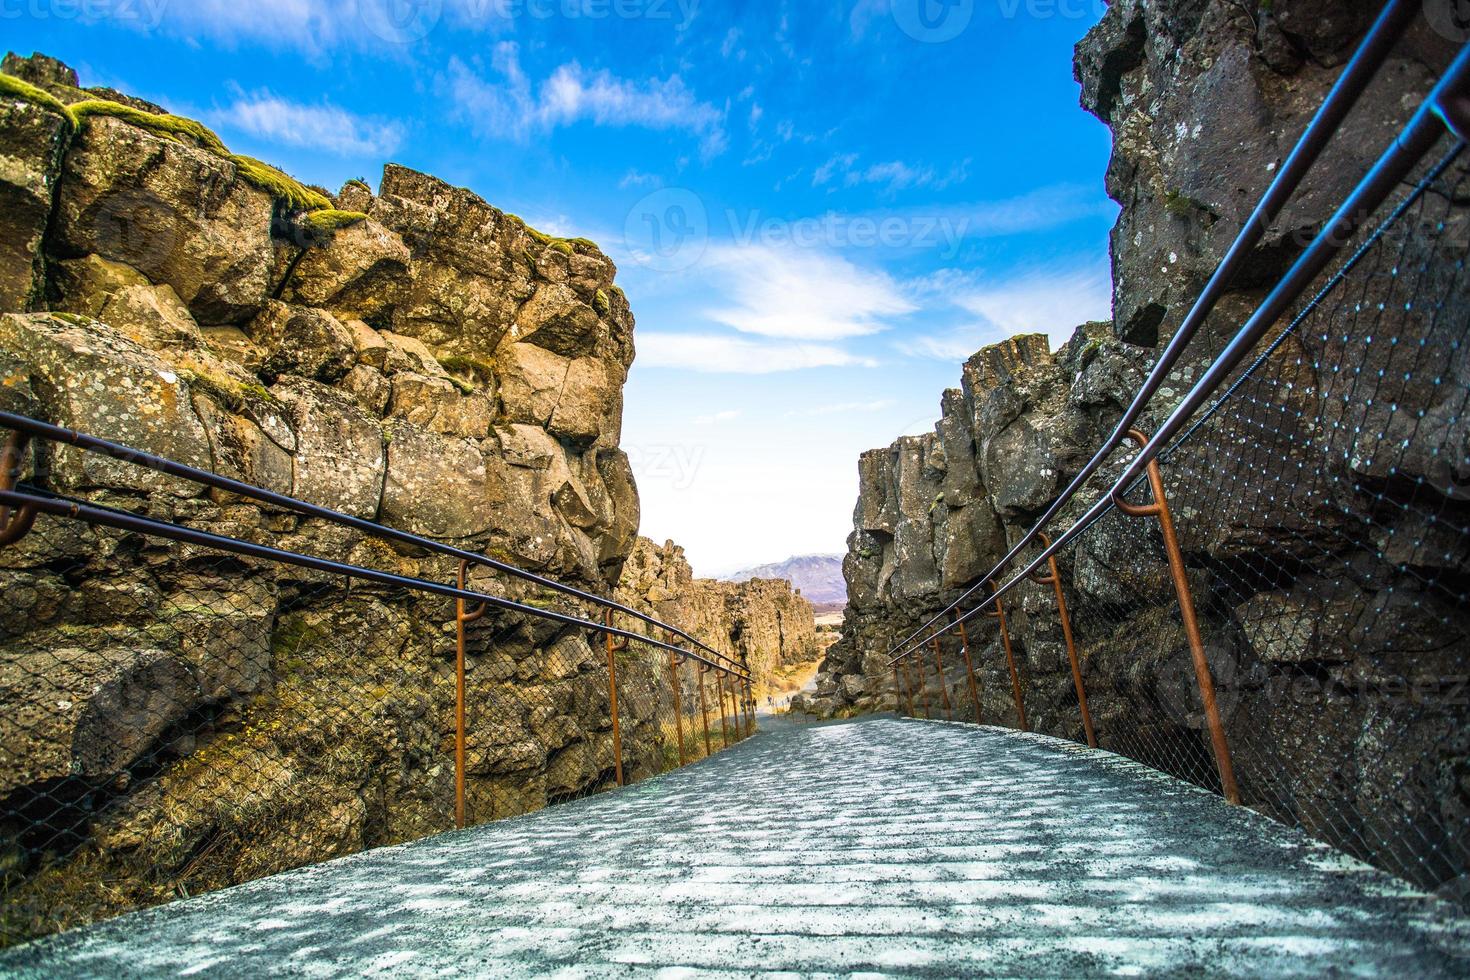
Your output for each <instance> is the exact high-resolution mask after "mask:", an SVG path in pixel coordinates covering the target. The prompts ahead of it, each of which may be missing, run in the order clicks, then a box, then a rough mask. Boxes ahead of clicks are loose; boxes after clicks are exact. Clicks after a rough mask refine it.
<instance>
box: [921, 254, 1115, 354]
mask: <svg viewBox="0 0 1470 980" xmlns="http://www.w3.org/2000/svg"><path fill="white" fill-rule="evenodd" d="M928 285H929V287H930V291H931V292H932V293H934V294H936V295H937V294H940V293H944V294H947V295H948V296H949V297H950V299H951V300H952V302H953V304H954V306H955V307H957V308H958V309H959V310H961V311H963V314H964V318H963V319H962V322H960V323H958V324H957V325H955V326H954V327H951V328H949V329H947V330H941V331H937V332H933V333H929V334H923V335H920V336H917V337H912V338H908V339H906V340H903V341H900V342H898V344H897V345H896V346H897V347H898V348H899V349H900V350H902V351H904V352H905V353H907V354H909V355H911V356H915V357H926V358H934V359H937V360H945V361H953V360H959V359H962V358H966V357H969V356H970V355H971V354H973V353H975V351H977V350H979V349H980V348H981V347H984V346H985V345H986V344H993V343H997V342H998V341H1001V340H1003V339H1005V338H1006V337H1010V336H1014V335H1015V334H1018V333H1045V334H1048V335H1050V337H1051V340H1052V346H1053V347H1056V346H1059V345H1060V344H1061V343H1063V342H1064V341H1065V340H1066V339H1067V338H1068V337H1070V336H1071V335H1072V331H1073V330H1074V329H1076V328H1077V327H1078V326H1079V325H1081V324H1083V323H1087V322H1089V321H1094V320H1106V319H1108V318H1109V317H1111V315H1112V280H1111V277H1110V273H1109V271H1108V268H1107V266H1106V264H1104V263H1096V262H1093V263H1082V262H1079V263H1074V264H1070V265H1062V266H1056V267H1049V268H1043V269H1032V270H1028V271H1026V272H1023V273H1021V274H1019V275H1017V276H1014V277H1012V278H1009V279H1004V280H997V281H990V282H986V281H983V280H980V281H976V280H974V279H973V278H972V277H968V276H953V275H941V276H938V277H935V278H934V279H932V280H931V281H930V282H929V284H928Z"/></svg>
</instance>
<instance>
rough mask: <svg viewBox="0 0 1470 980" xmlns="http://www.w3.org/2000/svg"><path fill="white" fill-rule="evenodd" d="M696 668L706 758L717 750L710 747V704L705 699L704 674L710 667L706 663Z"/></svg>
mask: <svg viewBox="0 0 1470 980" xmlns="http://www.w3.org/2000/svg"><path fill="white" fill-rule="evenodd" d="M694 669H695V672H696V673H695V676H696V678H697V679H698V681H699V720H700V722H701V723H702V724H703V725H704V755H705V758H709V757H710V756H712V755H714V754H715V750H714V749H712V748H711V747H710V741H709V704H708V703H707V702H706V701H705V697H704V675H705V674H707V673H709V668H708V667H706V666H705V665H704V664H696V665H695V668H694Z"/></svg>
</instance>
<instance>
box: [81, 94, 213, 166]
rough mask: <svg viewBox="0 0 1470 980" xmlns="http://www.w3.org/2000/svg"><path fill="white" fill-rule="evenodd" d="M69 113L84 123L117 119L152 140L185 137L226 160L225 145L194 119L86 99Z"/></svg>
mask: <svg viewBox="0 0 1470 980" xmlns="http://www.w3.org/2000/svg"><path fill="white" fill-rule="evenodd" d="M71 111H72V112H73V113H75V114H76V116H77V118H78V119H80V120H81V121H83V122H85V121H86V120H88V119H91V118H93V117H94V116H106V117H108V118H110V119H120V120H122V121H123V122H125V123H127V124H129V125H130V126H137V127H138V128H139V129H146V130H147V131H148V132H150V133H153V134H154V135H155V136H162V137H164V138H165V139H171V140H174V141H176V142H177V141H179V137H181V136H187V137H189V138H190V139H191V140H193V141H194V142H196V143H198V144H199V146H200V147H202V148H203V149H206V150H208V151H210V152H211V153H214V154H217V155H219V156H226V155H228V153H229V150H227V149H225V144H224V143H223V142H221V141H220V138H219V137H218V136H216V135H215V134H214V131H213V130H212V129H210V128H209V127H208V126H206V125H204V124H203V123H201V122H196V121H194V120H193V119H185V118H184V117H183V116H174V115H169V114H167V113H165V114H158V113H153V112H144V111H143V110H142V109H135V108H133V107H132V106H130V105H123V104H122V103H121V102H109V101H107V100H106V99H88V100H87V101H86V102H78V103H77V104H76V105H73V106H72V107H71Z"/></svg>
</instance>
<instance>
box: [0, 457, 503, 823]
mask: <svg viewBox="0 0 1470 980" xmlns="http://www.w3.org/2000/svg"><path fill="white" fill-rule="evenodd" d="M7 462H8V460H7ZM469 571H470V563H469V560H468V559H465V560H464V561H461V562H460V563H459V590H460V591H461V592H463V591H465V584H466V582H467V580H468V579H469ZM487 608H488V607H487V606H486V605H485V604H484V603H481V604H480V608H479V609H477V610H475V611H474V612H472V613H467V612H466V611H465V604H464V600H463V599H456V600H454V638H455V644H454V826H455V827H456V828H458V829H459V830H463V829H464V827H465V803H464V798H465V768H466V766H465V742H466V734H465V626H466V625H467V624H469V623H473V622H474V621H475V620H477V619H479V618H480V617H481V616H483V615H485V610H486V609H487Z"/></svg>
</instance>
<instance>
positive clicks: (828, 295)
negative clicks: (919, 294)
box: [705, 245, 915, 341]
mask: <svg viewBox="0 0 1470 980" xmlns="http://www.w3.org/2000/svg"><path fill="white" fill-rule="evenodd" d="M705 261H706V262H707V263H708V267H709V274H710V275H711V277H712V278H713V280H714V282H713V283H712V285H713V287H714V288H715V289H716V290H718V291H719V292H721V293H723V294H724V295H725V296H727V297H728V302H727V303H726V304H724V305H721V306H718V307H715V308H714V309H711V310H709V311H707V314H706V315H707V316H708V317H709V318H710V319H711V320H713V321H714V322H716V323H721V324H724V325H725V326H728V327H732V328H734V329H736V330H738V331H740V332H741V333H748V334H759V335H760V336H763V337H779V338H783V339H788V340H820V341H832V340H841V339H843V338H847V337H862V336H867V335H869V334H875V333H879V332H881V331H883V330H885V329H887V327H888V326H889V324H888V322H887V320H888V319H889V318H891V317H895V316H901V315H903V314H907V313H911V312H913V311H914V309H915V307H914V305H913V303H912V302H910V301H909V300H908V299H907V298H906V297H905V296H904V295H903V292H902V291H901V289H900V287H899V285H898V284H897V283H895V282H894V280H893V279H892V278H891V277H890V276H889V275H888V274H887V273H886V272H883V271H881V270H878V269H869V268H863V267H860V266H858V265H855V264H854V263H852V262H850V261H848V260H847V259H844V258H842V257H841V256H838V255H834V254H831V253H829V252H826V251H823V250H818V249H803V248H795V247H785V248H782V247H769V246H764V245H728V246H720V247H718V248H712V249H710V251H709V254H708V256H707V258H706V260H705Z"/></svg>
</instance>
